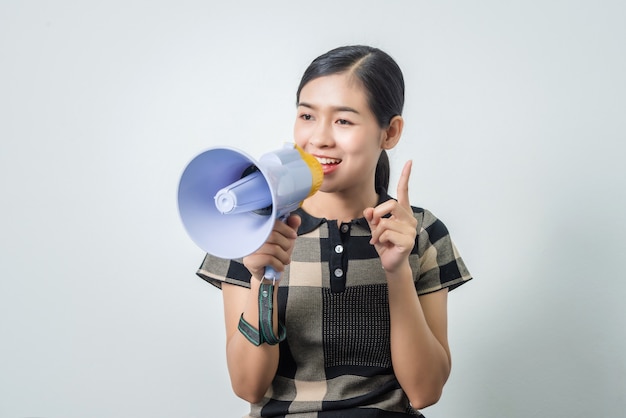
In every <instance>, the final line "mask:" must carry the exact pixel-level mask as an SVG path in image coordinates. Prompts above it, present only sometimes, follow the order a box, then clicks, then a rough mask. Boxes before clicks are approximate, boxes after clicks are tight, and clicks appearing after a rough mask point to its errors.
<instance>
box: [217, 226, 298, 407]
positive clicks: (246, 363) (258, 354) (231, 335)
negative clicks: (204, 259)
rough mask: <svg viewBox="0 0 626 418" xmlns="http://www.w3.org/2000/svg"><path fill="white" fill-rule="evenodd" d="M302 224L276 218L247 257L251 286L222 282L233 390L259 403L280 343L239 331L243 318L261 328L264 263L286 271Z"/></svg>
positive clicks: (275, 365) (274, 366) (275, 312)
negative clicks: (264, 238)
mask: <svg viewBox="0 0 626 418" xmlns="http://www.w3.org/2000/svg"><path fill="white" fill-rule="evenodd" d="M299 225H300V218H299V217H298V216H290V217H289V219H288V220H287V222H286V223H284V222H281V221H276V223H275V225H274V230H273V231H272V233H271V234H270V236H269V237H268V239H267V241H266V242H265V243H264V244H263V246H262V247H261V248H259V249H258V250H257V251H256V252H255V253H254V254H251V255H249V256H247V257H245V258H244V260H243V262H244V265H245V266H246V268H247V269H248V270H249V271H250V273H251V274H252V277H251V278H250V289H247V288H244V287H240V286H235V285H229V284H226V283H224V284H223V285H222V293H223V299H224V320H225V323H226V360H227V363H228V373H229V375H230V381H231V385H232V388H233V391H234V392H235V394H236V395H237V396H239V397H240V398H242V399H245V400H246V401H248V402H250V403H257V402H259V401H261V400H262V399H263V396H264V395H265V393H266V392H267V389H268V388H269V387H270V384H271V383H272V380H273V379H274V376H275V375H276V370H277V368H278V358H279V349H278V345H269V344H261V345H259V346H255V345H254V344H252V343H251V342H250V341H248V339H247V338H246V337H245V336H244V335H243V334H242V333H241V332H240V331H239V329H238V326H239V320H240V318H241V316H242V315H243V318H244V319H245V320H246V321H247V322H248V323H249V324H251V325H252V326H253V327H254V328H256V329H257V330H258V328H259V288H260V286H261V281H262V280H264V279H263V274H264V272H265V266H271V267H272V268H273V269H274V270H275V271H277V272H279V273H280V272H283V271H284V269H285V266H286V265H288V264H289V263H290V261H291V252H292V250H293V246H294V243H295V240H296V237H297V233H296V231H297V230H298V226H299ZM277 293H278V283H276V285H275V286H274V294H273V295H272V297H273V306H274V307H277V306H278V304H277V300H276V296H277ZM272 322H273V325H274V334H275V335H278V309H276V308H274V310H273V321H272Z"/></svg>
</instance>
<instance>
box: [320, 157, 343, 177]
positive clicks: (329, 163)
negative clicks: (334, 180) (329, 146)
mask: <svg viewBox="0 0 626 418" xmlns="http://www.w3.org/2000/svg"><path fill="white" fill-rule="evenodd" d="M315 158H316V159H317V161H319V163H320V164H321V165H322V170H323V172H324V175H326V174H329V173H332V172H333V171H335V170H336V169H337V167H339V164H340V163H341V160H340V159H338V158H330V157H317V156H316V157H315Z"/></svg>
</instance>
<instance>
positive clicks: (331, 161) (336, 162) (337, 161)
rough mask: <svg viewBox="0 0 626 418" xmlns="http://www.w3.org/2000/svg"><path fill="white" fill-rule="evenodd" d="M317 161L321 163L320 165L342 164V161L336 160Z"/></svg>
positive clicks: (323, 159)
mask: <svg viewBox="0 0 626 418" xmlns="http://www.w3.org/2000/svg"><path fill="white" fill-rule="evenodd" d="M317 161H319V162H320V164H339V163H340V162H341V160H336V159H334V158H321V157H317Z"/></svg>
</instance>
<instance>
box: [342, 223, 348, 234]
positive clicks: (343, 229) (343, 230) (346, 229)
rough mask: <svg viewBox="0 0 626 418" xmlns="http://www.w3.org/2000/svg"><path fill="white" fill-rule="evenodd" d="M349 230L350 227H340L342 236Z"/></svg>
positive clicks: (344, 225)
mask: <svg viewBox="0 0 626 418" xmlns="http://www.w3.org/2000/svg"><path fill="white" fill-rule="evenodd" d="M349 230H350V225H348V224H343V225H341V232H343V233H344V234H345V233H346V232H348V231H349Z"/></svg>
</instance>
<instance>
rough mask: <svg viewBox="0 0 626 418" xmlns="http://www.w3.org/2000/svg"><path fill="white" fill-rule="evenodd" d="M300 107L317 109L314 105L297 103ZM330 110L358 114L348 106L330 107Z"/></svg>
mask: <svg viewBox="0 0 626 418" xmlns="http://www.w3.org/2000/svg"><path fill="white" fill-rule="evenodd" d="M301 106H302V107H307V108H309V109H311V110H316V109H317V108H316V107H315V106H314V105H312V104H310V103H306V102H300V103H298V107H301ZM330 109H331V110H332V111H333V112H351V113H355V114H357V115H359V114H360V113H359V111H358V110H356V109H354V108H352V107H350V106H330Z"/></svg>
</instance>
